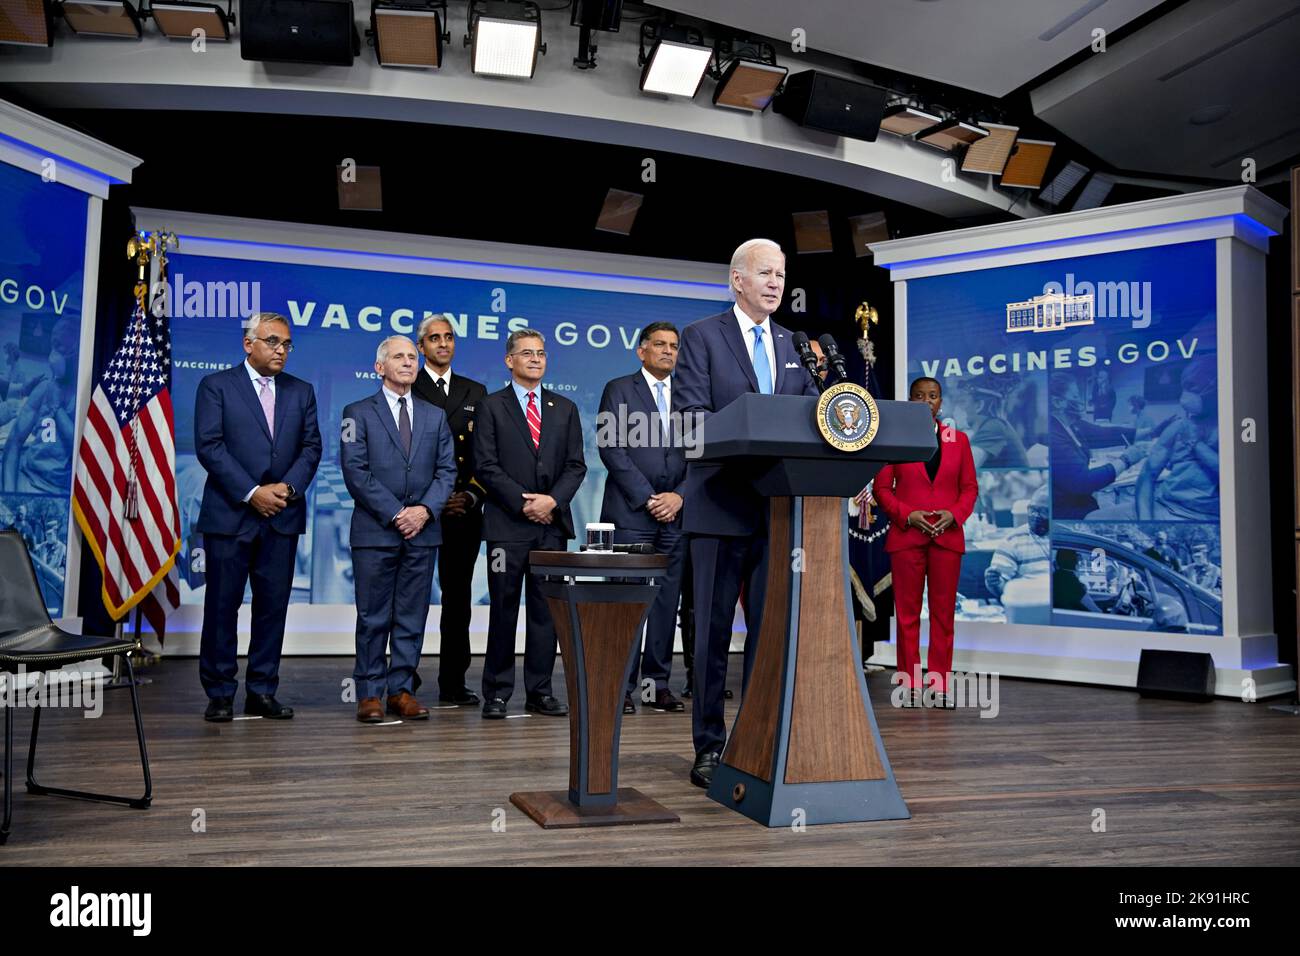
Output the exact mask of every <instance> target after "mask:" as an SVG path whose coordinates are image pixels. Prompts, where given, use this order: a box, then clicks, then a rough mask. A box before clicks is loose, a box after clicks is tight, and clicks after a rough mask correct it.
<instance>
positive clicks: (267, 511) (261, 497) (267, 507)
mask: <svg viewBox="0 0 1300 956" xmlns="http://www.w3.org/2000/svg"><path fill="white" fill-rule="evenodd" d="M248 503H249V504H250V505H252V507H253V510H254V511H256V512H257V513H258V514H260V515H261V516H262V517H263V518H274V517H275V516H276V515H278V514H279V513H280V512H281V511H283V510H284V506H285V505H287V504H288V503H289V486H288V485H286V484H285V483H284V482H282V481H281V482H279V483H277V484H274V485H258V487H257V490H256V491H254V492H253V495H252V497H251V498H249V499H248Z"/></svg>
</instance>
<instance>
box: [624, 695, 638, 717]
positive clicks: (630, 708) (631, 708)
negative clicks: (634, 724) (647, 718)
mask: <svg viewBox="0 0 1300 956" xmlns="http://www.w3.org/2000/svg"><path fill="white" fill-rule="evenodd" d="M623 713H625V714H635V713H636V705H635V704H633V703H632V695H631V694H624V695H623Z"/></svg>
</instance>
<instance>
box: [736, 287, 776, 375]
mask: <svg viewBox="0 0 1300 956" xmlns="http://www.w3.org/2000/svg"><path fill="white" fill-rule="evenodd" d="M731 310H732V311H733V312H734V313H736V321H737V322H739V323H740V337H741V338H742V339H744V340H745V354H747V355H749V356H751V357H752V356H753V354H754V333H753V332H751V331H750V329H752V328H753V327H754V326H755V325H761V326H762V327H763V348H764V349H765V350H766V351H767V366H768V368H769V369H770V370H771V372H772V392H773V393H775V392H776V342H775V341H774V340H773V339H772V322H771V320H770V318H768V317H764V319H763V321H762V322H755V321H754V320H753V319H751V318H750V317H749V316H747V315H746V314H745V313H744V312H741V311H740V305H739V304H736V305H733V306H732V307H731ZM751 361H752V358H751Z"/></svg>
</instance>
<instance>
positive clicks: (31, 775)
mask: <svg viewBox="0 0 1300 956" xmlns="http://www.w3.org/2000/svg"><path fill="white" fill-rule="evenodd" d="M134 648H135V644H134V643H133V642H132V641H123V640H118V639H117V638H113V637H85V636H82V635H80V634H69V633H68V632H67V631H64V630H60V629H59V628H57V627H55V626H54V623H53V622H52V621H51V620H50V615H49V612H48V611H46V610H45V599H44V598H43V597H42V596H41V589H40V586H39V585H38V584H37V583H36V569H35V568H34V567H32V559H31V555H29V554H28V553H27V545H26V544H24V543H23V539H22V535H20V534H19V533H18V532H17V531H12V530H11V531H0V673H7V674H10V675H16V674H17V673H18V670H19V668H20V667H21V668H23V669H24V670H25V671H27V672H29V673H30V672H42V679H44V675H43V672H44V671H47V670H57V669H58V668H60V667H62V666H63V665H64V664H75V663H78V662H79V661H87V660H94V659H96V658H103V657H118V656H120V657H121V658H122V660H123V661H124V662H125V663H126V675H127V679H128V681H129V682H130V683H129V685H128V686H129V687H130V689H131V710H132V711H133V712H134V714H135V733H136V737H137V738H138V739H139V742H140V765H141V767H142V768H143V769H144V796H142V797H115V796H111V795H109V794H103V793H89V792H87V791H84V790H63V789H60V788H58V787H45V786H42V785H41V784H39V783H37V782H36V734H37V732H38V731H39V729H40V726H41V709H40V706H39V704H38V706H36V707H34V708H33V709H32V742H31V747H30V748H29V749H28V751H27V792H28V793H46V794H54V795H56V796H60V797H79V798H81V799H83V800H103V801H107V802H110V803H124V804H126V805H127V806H129V807H134V808H136V809H137V810H144V809H146V808H148V806H149V804H150V803H151V802H152V800H153V782H152V780H151V779H150V777H149V752H148V751H147V750H146V749H145V743H144V724H143V723H142V722H141V720H140V699H139V696H138V695H137V693H136V687H135V670H134V668H133V667H132V666H131V657H130V652H131V651H132V650H133V649H134ZM9 681H10V682H11V683H12V682H13V681H14V677H13V676H10V678H9ZM13 711H14V708H13V707H9V706H6V707H4V712H5V753H4V788H5V793H4V821H3V823H0V845H3V844H4V843H5V841H6V840H8V839H9V823H10V821H11V820H12V818H13V770H14V768H13V749H14V725H13V721H14V716H13Z"/></svg>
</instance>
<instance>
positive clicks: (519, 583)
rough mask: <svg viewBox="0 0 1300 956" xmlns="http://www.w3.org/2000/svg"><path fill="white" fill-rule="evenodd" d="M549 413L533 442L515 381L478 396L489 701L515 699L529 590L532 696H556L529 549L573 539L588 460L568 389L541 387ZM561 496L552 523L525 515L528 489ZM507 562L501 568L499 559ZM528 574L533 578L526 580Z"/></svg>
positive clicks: (550, 638)
mask: <svg viewBox="0 0 1300 956" xmlns="http://www.w3.org/2000/svg"><path fill="white" fill-rule="evenodd" d="M537 395H538V397H539V402H538V404H539V412H540V414H541V419H542V434H541V444H540V446H539V447H536V448H535V447H533V440H532V437H531V433H530V432H529V430H528V420H527V419H526V418H525V417H524V413H523V411H522V410H521V409H520V407H519V399H518V397H517V396H516V395H515V391H514V387H513V386H512V385H507V386H506V387H505V388H503V389H501V390H500V391H498V392H493V393H492V394H491V395H489V396H487V397H486V398H484V399H483V400H482V401H480V402H479V406H478V411H477V412H476V413H475V416H474V441H473V446H474V471H475V476H476V477H477V479H478V481H479V483H480V484H482V486H483V487H484V489H486V491H487V503H486V504H485V505H484V506H483V537H484V538H485V539H486V540H487V555H488V600H489V601H490V602H491V613H490V614H489V615H488V640H487V653H486V654H485V655H484V657H483V699H484V700H485V701H490V700H492V698H494V697H499V698H501V699H502V700H507V701H508V700H509V699H510V695H511V694H512V693H513V692H514V686H515V629H516V627H517V626H518V623H519V596H520V592H521V591H525V592H526V593H525V597H524V603H525V613H526V615H527V623H526V630H525V632H524V635H525V636H524V690H525V692H526V693H527V695H528V699H529V700H530V701H535V700H537V699H539V698H542V697H549V696H551V674H552V672H553V671H554V669H555V646H556V635H555V622H554V621H553V620H552V619H551V612H550V610H549V609H548V608H547V606H546V599H545V598H543V597H542V595H541V592H540V591H539V590H538V588H537V582H536V581H535V580H534V579H533V577H532V575H530V574H529V573H528V552H529V551H533V550H538V551H563V550H564V548H565V544H566V542H567V541H568V540H569V539H570V538H572V537H573V513H572V511H571V510H570V508H569V502H571V501H572V500H573V496H574V494H576V493H577V491H578V488H579V487H580V486H581V485H582V479H583V478H584V477H585V476H586V474H587V463H586V460H585V458H584V457H583V452H582V421H581V419H580V418H579V416H578V406H576V405H574V404H573V402H571V401H569V400H568V399H567V398H565V397H563V396H562V395H557V394H556V393H555V392H550V391H547V390H546V389H544V388H541V387H540V386H539V387H538V388H537ZM525 492H528V493H529V494H545V495H550V496H551V497H552V498H554V499H555V505H556V507H555V510H554V511H553V512H551V514H552V518H553V520H552V522H551V524H549V525H544V524H538V523H537V522H535V521H530V520H529V519H528V518H526V517H524V513H523V511H524V497H523V495H524V493H525ZM498 560H500V561H501V566H498V565H497V564H496V563H495V562H497V561H498ZM525 580H526V582H527V583H526V584H525Z"/></svg>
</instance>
